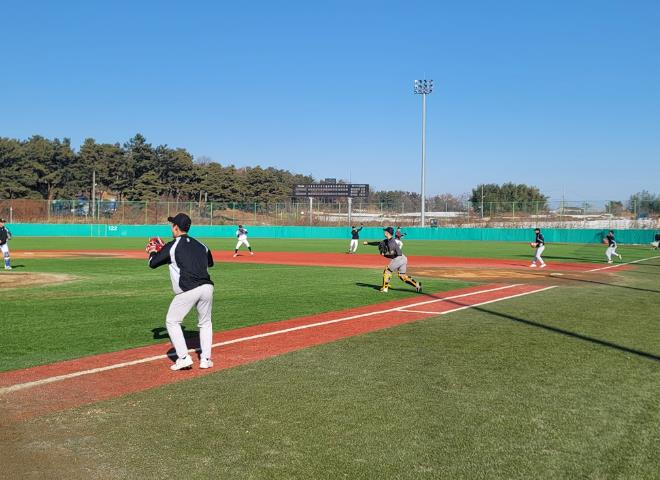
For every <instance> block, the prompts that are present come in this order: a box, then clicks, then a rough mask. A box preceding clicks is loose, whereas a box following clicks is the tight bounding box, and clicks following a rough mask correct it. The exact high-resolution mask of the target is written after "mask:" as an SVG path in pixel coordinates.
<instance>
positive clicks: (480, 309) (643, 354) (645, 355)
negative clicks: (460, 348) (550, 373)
mask: <svg viewBox="0 0 660 480" xmlns="http://www.w3.org/2000/svg"><path fill="white" fill-rule="evenodd" d="M446 301H447V302H448V303H452V304H454V305H457V306H460V307H470V305H469V304H467V303H462V302H457V301H453V300H446ZM471 309H472V310H476V311H478V312H482V313H486V314H488V315H493V316H495V317H499V318H503V319H506V320H510V321H513V322H516V323H521V324H523V325H527V326H530V327H535V328H540V329H542V330H546V331H548V332H552V333H557V334H560V335H564V336H567V337H570V338H575V339H577V340H582V341H584V342H589V343H592V344H594V345H600V346H601V347H607V348H611V349H614V350H618V351H620V352H624V353H630V354H633V355H637V356H639V357H643V358H647V359H649V360H654V361H656V362H660V356H658V355H655V354H653V353H649V352H645V351H643V350H637V349H635V348H629V347H626V346H623V345H619V344H618V343H613V342H608V341H607V340H601V339H599V338H594V337H590V336H588V335H583V334H581V333H576V332H571V331H570V330H565V329H563V328H559V327H553V326H550V325H546V324H544V323H540V322H535V321H533V320H527V319H525V318H520V317H516V316H513V315H509V314H507V313H500V312H495V311H493V310H490V309H488V308H484V307H471Z"/></svg>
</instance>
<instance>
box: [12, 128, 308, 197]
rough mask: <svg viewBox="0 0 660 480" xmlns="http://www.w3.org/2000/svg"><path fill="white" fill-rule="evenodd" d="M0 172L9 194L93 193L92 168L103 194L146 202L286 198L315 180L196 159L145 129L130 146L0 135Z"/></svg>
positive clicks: (276, 171)
mask: <svg viewBox="0 0 660 480" xmlns="http://www.w3.org/2000/svg"><path fill="white" fill-rule="evenodd" d="M0 171H1V172H2V177H3V179H2V182H0V198H2V199H8V198H34V199H47V200H54V199H71V198H78V197H81V196H84V197H87V198H89V197H90V196H91V193H92V172H96V175H95V176H96V193H97V194H98V195H101V194H102V193H103V192H110V193H112V194H113V195H116V196H117V200H139V201H144V200H170V201H189V200H202V199H203V200H204V201H215V202H259V203H271V202H282V201H285V200H288V199H289V198H290V197H291V192H292V191H293V186H294V185H295V184H297V183H312V182H313V181H314V179H313V178H312V177H311V176H309V175H300V174H295V173H291V172H289V171H287V170H280V169H276V168H261V167H259V166H257V167H246V168H236V167H235V166H234V165H228V166H223V165H221V164H219V163H217V162H213V161H210V160H209V159H207V158H204V157H202V158H201V161H197V162H195V161H193V156H192V155H191V154H190V153H189V152H188V151H187V150H186V149H184V148H171V147H168V146H167V145H158V146H153V145H151V144H150V143H147V140H146V139H145V137H144V136H142V135H141V134H137V135H135V136H134V137H133V138H131V139H130V140H128V141H127V142H126V143H124V144H123V145H120V144H119V143H114V144H109V143H97V142H96V141H95V140H94V139H92V138H88V139H86V140H85V141H84V143H83V144H82V146H81V147H80V149H79V150H78V151H77V152H76V151H74V149H73V148H72V146H71V141H70V140H69V139H67V138H65V139H63V140H60V139H57V138H56V139H53V140H50V139H47V138H44V137H42V136H39V135H35V136H33V137H30V138H29V139H27V140H17V139H12V138H0Z"/></svg>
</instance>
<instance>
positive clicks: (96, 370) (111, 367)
mask: <svg viewBox="0 0 660 480" xmlns="http://www.w3.org/2000/svg"><path fill="white" fill-rule="evenodd" d="M520 285H521V284H513V285H505V286H503V287H496V288H488V289H485V290H478V291H476V292H469V293H462V294H460V295H453V296H451V297H443V298H436V299H433V300H427V301H424V302H417V303H412V304H410V305H407V306H405V307H394V308H388V309H386V310H378V311H375V312H368V313H361V314H359V315H351V316H349V317H343V318H337V319H334V320H326V321H324V322H317V323H309V324H306V325H300V326H297V327H291V328H285V329H282V330H275V331H272V332H266V333H260V334H257V335H250V336H248V337H241V338H235V339H233V340H226V341H224V342H218V343H214V344H213V345H212V347H222V346H225V345H231V344H234V343H241V342H247V341H250V340H256V339H259V338H264V337H270V336H273V335H281V334H283V333H289V332H295V331H298V330H304V329H307V328H314V327H321V326H324V325H330V324H333V323H339V322H345V321H348V320H355V319H357V318H363V317H370V316H373V315H381V314H383V313H390V312H397V311H404V312H405V311H406V308H408V307H417V306H420V305H428V304H430V303H437V302H444V301H447V300H453V299H456V298H463V297H469V296H472V295H479V294H482V293H489V292H496V291H498V290H506V289H509V288H514V287H519V286H520ZM550 288H554V287H547V288H544V289H541V290H534V291H531V292H525V293H521V294H516V295H510V296H508V297H502V298H497V299H494V300H489V301H487V302H482V303H478V304H475V305H466V306H464V307H459V308H456V309H453V310H448V311H445V312H442V313H435V312H426V313H433V314H435V315H445V314H447V313H451V312H457V311H459V310H464V309H466V308H471V307H476V306H479V305H485V304H486V303H492V302H498V301H501V300H507V299H509V298H515V297H520V296H522V295H528V294H530V293H537V292H542V291H544V290H548V289H550ZM188 351H189V352H195V351H196V349H190V350H188ZM166 358H169V357H168V355H154V356H151V357H145V358H140V359H138V360H132V361H130V362H123V363H116V364H114V365H107V366H105V367H98V368H91V369H89V370H81V371H79V372H73V373H67V374H64V375H57V376H54V377H48V378H42V379H40V380H35V381H32V382H25V383H17V384H15V385H10V386H8V387H3V388H0V395H3V394H5V393H11V392H15V391H18V390H24V389H26V388H32V387H38V386H40V385H46V384H49V383H54V382H59V381H62V380H68V379H70V378H76V377H81V376H84V375H91V374H93V373H100V372H106V371H108V370H115V369H117V368H124V367H130V366H133V365H139V364H141V363H148V362H153V361H156V360H163V359H166Z"/></svg>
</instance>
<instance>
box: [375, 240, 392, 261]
mask: <svg viewBox="0 0 660 480" xmlns="http://www.w3.org/2000/svg"><path fill="white" fill-rule="evenodd" d="M378 252H379V253H380V254H381V255H382V256H383V257H387V258H394V257H396V252H395V251H393V250H390V247H389V242H388V241H387V240H383V241H382V242H380V243H379V244H378Z"/></svg>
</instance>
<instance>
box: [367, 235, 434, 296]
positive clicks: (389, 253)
mask: <svg viewBox="0 0 660 480" xmlns="http://www.w3.org/2000/svg"><path fill="white" fill-rule="evenodd" d="M383 231H384V232H385V240H382V241H380V242H364V244H365V245H378V250H379V251H380V254H381V255H382V256H384V257H386V258H389V259H391V260H390V263H389V265H388V266H387V268H385V270H383V286H382V287H381V289H380V291H381V292H387V291H388V290H389V288H390V280H391V279H392V272H395V271H396V272H397V274H398V275H399V278H400V279H401V280H402V281H403V282H406V283H407V284H408V285H412V286H413V287H415V290H416V291H417V292H418V293H421V292H422V282H419V281H417V280H415V279H414V278H412V277H410V276H408V275H407V274H406V270H407V268H408V258H407V257H406V256H405V255H404V254H403V253H401V249H400V248H399V245H398V244H397V243H396V239H395V238H394V229H393V228H392V227H387V228H385V229H383Z"/></svg>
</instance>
